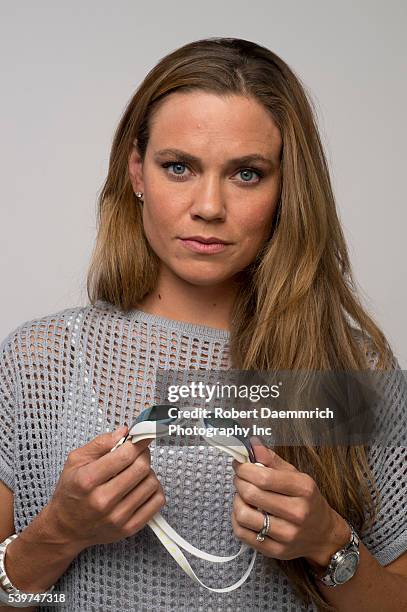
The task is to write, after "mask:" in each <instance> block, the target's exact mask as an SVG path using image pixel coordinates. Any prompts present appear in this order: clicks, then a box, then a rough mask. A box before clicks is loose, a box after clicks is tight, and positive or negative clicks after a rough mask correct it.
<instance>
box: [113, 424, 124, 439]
mask: <svg viewBox="0 0 407 612" xmlns="http://www.w3.org/2000/svg"><path fill="white" fill-rule="evenodd" d="M126 430H127V427H126V425H121V426H120V427H118V428H117V429H115V430H114V432H113V439H114V440H120V438H121V437H122V436H124V434H125V432H126Z"/></svg>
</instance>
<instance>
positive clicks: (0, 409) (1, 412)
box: [0, 330, 17, 491]
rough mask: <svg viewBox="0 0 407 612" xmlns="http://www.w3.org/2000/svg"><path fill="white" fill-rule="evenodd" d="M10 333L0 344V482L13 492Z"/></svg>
mask: <svg viewBox="0 0 407 612" xmlns="http://www.w3.org/2000/svg"><path fill="white" fill-rule="evenodd" d="M15 332H16V330H14V331H13V332H11V333H10V334H9V335H8V336H7V337H6V338H4V340H3V341H2V342H1V344H0V480H2V481H3V482H4V483H5V484H6V485H7V486H8V487H9V489H11V490H12V491H14V419H15V410H16V406H17V392H16V387H17V381H16V376H15V364H14V359H13V347H14V345H13V338H15Z"/></svg>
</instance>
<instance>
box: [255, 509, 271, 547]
mask: <svg viewBox="0 0 407 612" xmlns="http://www.w3.org/2000/svg"><path fill="white" fill-rule="evenodd" d="M262 512H263V514H264V519H263V527H262V528H261V529H260V531H259V533H258V534H257V536H256V540H258V541H259V542H264V540H265V538H266V535H267V532H268V530H269V527H270V515H269V514H268V513H267V512H266V511H265V510H262Z"/></svg>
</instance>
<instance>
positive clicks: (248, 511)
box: [233, 493, 294, 542]
mask: <svg viewBox="0 0 407 612" xmlns="http://www.w3.org/2000/svg"><path fill="white" fill-rule="evenodd" d="M233 511H234V514H235V517H236V520H237V522H238V523H239V525H240V526H241V527H246V528H247V529H251V530H252V531H255V533H256V534H257V533H259V531H260V530H261V529H262V528H263V525H264V514H263V513H262V512H260V510H258V509H257V510H255V509H254V508H252V507H251V506H248V505H247V504H246V503H245V502H244V501H243V499H242V498H241V497H240V495H239V493H237V495H235V496H234V498H233ZM269 517H270V524H269V528H268V530H267V534H266V535H267V537H269V538H272V539H273V540H276V541H277V542H289V541H290V539H291V537H292V535H293V531H294V527H293V525H292V523H290V522H289V521H286V520H285V519H282V518H279V517H278V516H275V515H274V514H273V515H271V514H270V513H269Z"/></svg>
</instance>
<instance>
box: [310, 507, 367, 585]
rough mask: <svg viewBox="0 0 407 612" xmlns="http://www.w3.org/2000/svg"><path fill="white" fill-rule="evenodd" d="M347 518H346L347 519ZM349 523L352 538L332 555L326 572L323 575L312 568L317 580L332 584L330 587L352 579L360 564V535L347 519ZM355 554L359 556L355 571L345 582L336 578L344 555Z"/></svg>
mask: <svg viewBox="0 0 407 612" xmlns="http://www.w3.org/2000/svg"><path fill="white" fill-rule="evenodd" d="M345 520H346V519H345ZM346 522H347V524H348V525H349V527H350V531H351V536H350V540H349V542H348V543H347V544H346V545H345V546H343V547H342V548H341V549H340V550H338V551H337V552H336V553H334V554H333V555H332V556H331V559H330V561H329V564H328V566H327V567H326V569H325V572H324V574H323V575H322V576H321V575H320V574H319V573H317V572H315V571H314V570H313V569H310V571H311V574H312V575H313V576H314V577H315V578H317V580H319V581H321V582H323V584H325V586H330V587H336V586H337V585H338V584H343V583H344V582H347V580H350V578H352V576H353V575H354V574H355V572H356V569H357V566H358V564H359V558H360V555H359V542H360V540H359V536H358V535H357V533H356V531H355V529H354V527H353V525H352V524H351V523H349V521H346ZM352 553H353V555H354V556H357V558H356V565H355V567H354V571H353V573H352V574H351V575H350V576H349V578H346V579H345V580H344V581H343V582H342V581H336V580H335V570H336V568H337V566H338V565H339V564H340V563H341V562H343V560H344V556H345V555H346V554H348V555H349V554H352Z"/></svg>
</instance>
